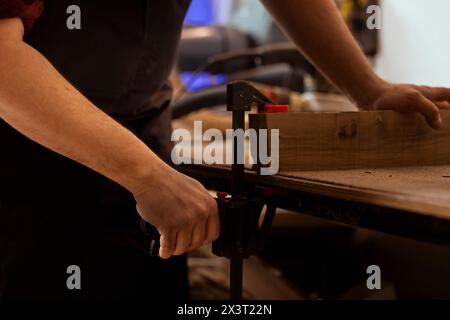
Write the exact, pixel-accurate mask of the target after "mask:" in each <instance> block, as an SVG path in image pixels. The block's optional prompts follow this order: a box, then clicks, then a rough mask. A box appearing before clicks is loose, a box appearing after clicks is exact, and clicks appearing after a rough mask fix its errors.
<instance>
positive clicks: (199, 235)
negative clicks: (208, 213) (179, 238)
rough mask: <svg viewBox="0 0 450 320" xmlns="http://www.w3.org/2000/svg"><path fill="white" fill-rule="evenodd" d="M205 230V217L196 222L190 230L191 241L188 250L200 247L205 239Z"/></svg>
mask: <svg viewBox="0 0 450 320" xmlns="http://www.w3.org/2000/svg"><path fill="white" fill-rule="evenodd" d="M205 231H206V219H205V220H204V221H202V222H200V223H198V224H197V225H196V226H195V228H194V230H193V231H192V243H191V247H190V248H189V251H190V250H194V249H197V248H200V247H201V246H202V245H203V242H204V239H205Z"/></svg>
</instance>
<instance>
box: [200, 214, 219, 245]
mask: <svg viewBox="0 0 450 320" xmlns="http://www.w3.org/2000/svg"><path fill="white" fill-rule="evenodd" d="M219 233H220V221H219V216H218V215H217V214H215V215H211V216H210V217H209V218H208V220H207V221H206V234H205V241H204V243H203V244H205V245H206V244H209V243H211V242H213V241H215V240H217V238H218V237H219Z"/></svg>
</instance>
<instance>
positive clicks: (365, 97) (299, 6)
mask: <svg viewBox="0 0 450 320" xmlns="http://www.w3.org/2000/svg"><path fill="white" fill-rule="evenodd" d="M262 2H263V3H264V5H265V6H266V7H267V8H268V10H269V11H270V12H271V13H272V15H273V16H274V17H275V18H276V20H277V21H278V23H279V24H280V26H281V27H282V28H283V29H284V31H285V32H286V33H287V35H288V36H290V38H291V39H292V41H293V42H294V43H296V44H297V46H298V47H299V49H300V50H301V51H302V52H303V54H304V55H305V56H306V57H307V58H309V60H310V61H311V62H312V63H313V64H314V65H315V66H316V68H317V69H318V70H320V71H321V72H322V73H323V74H324V75H325V76H326V77H327V78H328V79H329V80H330V81H331V82H332V83H334V84H335V85H336V87H338V88H339V89H341V91H342V92H343V93H345V94H346V95H347V96H349V97H351V98H352V100H354V101H355V102H356V103H357V105H358V106H359V107H360V108H361V109H368V110H377V109H378V110H382V109H392V110H397V111H400V112H410V111H417V112H420V113H421V114H422V115H423V116H424V117H425V118H426V120H427V122H428V124H429V125H430V126H431V127H433V128H439V127H440V126H441V118H440V115H439V108H449V103H448V102H449V101H450V89H445V88H429V87H421V86H413V85H394V84H388V83H386V82H385V81H383V80H382V79H380V78H379V77H378V76H377V75H376V74H375V73H374V71H373V70H372V67H371V65H370V64H369V63H368V61H367V59H366V58H365V56H364V54H363V52H362V51H361V49H360V47H359V46H358V44H357V43H356V42H355V40H354V38H353V36H352V34H351V33H350V31H349V30H348V28H347V26H346V25H345V23H344V20H343V19H342V17H341V16H340V14H339V11H338V10H337V7H336V3H335V1H334V0H321V1H311V0H277V1H271V0H262ZM294 8H295V10H294ZM411 67H413V66H411Z"/></svg>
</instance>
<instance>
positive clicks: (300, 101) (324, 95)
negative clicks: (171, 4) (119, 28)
mask: <svg viewBox="0 0 450 320" xmlns="http://www.w3.org/2000/svg"><path fill="white" fill-rule="evenodd" d="M337 5H338V6H339V9H340V11H341V14H342V16H343V17H344V19H345V21H346V23H347V25H348V26H349V27H350V29H351V30H352V32H353V34H354V35H355V38H356V39H357V41H358V43H359V44H360V46H361V48H362V49H363V51H364V53H365V54H366V56H367V58H368V59H369V60H370V61H371V63H372V64H373V66H374V68H375V69H376V71H377V72H378V73H379V74H380V75H381V76H382V77H384V78H385V79H386V80H389V81H392V82H409V83H416V84H428V85H435V86H450V74H449V73H448V72H447V70H450V59H448V56H449V55H448V52H447V50H450V44H448V42H447V39H448V38H447V36H448V32H449V31H450V19H448V12H450V1H448V0H426V1H425V0H380V1H377V0H340V1H337ZM370 5H379V6H380V8H381V29H380V30H376V29H375V30H369V29H368V28H367V26H366V20H367V18H368V14H367V12H366V10H367V7H368V6H370ZM424 13H425V14H424ZM236 79H240V80H249V81H252V82H253V83H254V84H255V85H256V86H257V87H258V88H259V89H260V90H261V91H263V92H264V93H265V94H266V95H267V96H268V97H270V98H271V99H272V100H274V101H275V102H276V103H280V104H289V105H290V110H291V111H292V112H312V111H313V112H325V111H348V110H356V108H355V107H354V106H353V105H352V104H351V102H350V101H349V100H348V99H347V98H346V97H344V96H342V95H340V93H339V90H337V89H336V88H334V87H333V85H331V84H330V83H328V81H327V80H326V79H324V78H323V77H322V76H321V75H320V74H319V73H318V72H317V70H315V68H314V67H313V66H312V65H311V64H309V63H308V62H307V61H306V60H305V59H304V58H303V57H302V55H301V54H300V53H299V52H298V51H297V50H296V49H295V48H294V47H293V45H292V44H291V43H290V42H289V39H287V38H286V37H285V36H284V35H283V33H282V32H281V31H280V30H279V29H278V27H277V26H276V24H275V23H274V21H273V20H272V19H271V17H270V16H269V15H268V14H267V12H266V11H265V9H264V8H263V6H262V5H261V4H260V2H259V1H258V0H193V1H192V5H191V8H190V11H189V12H188V15H187V17H186V21H185V27H184V31H183V35H182V41H181V44H180V53H179V58H178V62H177V67H176V69H175V70H174V72H173V76H172V81H173V84H174V86H175V97H174V102H173V105H172V110H173V114H174V122H173V126H174V128H179V127H183V128H188V129H189V128H191V126H192V122H193V121H194V120H203V125H204V130H206V129H207V127H211V128H219V129H221V130H223V131H224V130H225V129H226V128H230V127H231V124H230V119H229V115H228V114H227V113H226V112H225V111H224V110H225V108H224V104H225V87H224V84H226V83H227V82H228V81H231V80H236ZM449 262H450V249H448V248H445V247H439V246H435V245H430V244H425V243H419V242H416V241H412V240H407V239H401V238H397V237H392V236H388V235H384V234H381V233H376V232H369V231H366V230H363V229H355V228H350V227H345V226H341V225H338V224H335V223H330V222H327V221H324V220H320V219H316V218H311V217H306V216H302V215H299V214H294V213H290V212H286V211H279V212H278V213H277V217H276V220H275V223H274V227H273V230H272V233H271V237H270V240H269V243H268V246H267V248H266V249H265V250H264V252H263V253H262V254H261V255H260V256H258V257H254V258H252V259H250V260H249V261H247V265H246V271H245V279H246V280H245V285H244V288H245V296H246V297H247V298H252V299H322V298H328V299H330V298H331V299H378V298H383V299H448V298H450V288H449V285H450V268H449V267H448V266H449ZM189 264H190V267H191V268H190V281H191V288H192V293H193V298H207V299H214V298H226V297H227V291H226V290H227V264H226V261H224V260H222V259H220V258H216V257H214V256H212V255H211V253H210V249H209V248H204V249H201V250H198V251H196V252H194V253H192V254H191V255H190V258H189ZM371 264H376V265H378V266H380V268H381V270H382V279H383V285H382V288H383V289H382V290H380V291H377V292H373V291H368V290H367V288H366V279H367V274H366V268H367V267H368V266H369V265H371Z"/></svg>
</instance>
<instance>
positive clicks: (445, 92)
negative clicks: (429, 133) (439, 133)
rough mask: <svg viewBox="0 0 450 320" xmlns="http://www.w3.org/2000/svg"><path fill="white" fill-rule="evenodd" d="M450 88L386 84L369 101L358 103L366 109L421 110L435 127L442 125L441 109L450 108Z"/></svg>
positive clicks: (428, 121)
mask: <svg viewBox="0 0 450 320" xmlns="http://www.w3.org/2000/svg"><path fill="white" fill-rule="evenodd" d="M449 102H450V89H449V88H432V87H427V86H416V85H408V84H399V85H395V84H386V85H384V86H383V89H382V90H379V91H378V94H376V95H374V96H373V98H372V99H369V101H365V102H360V103H358V105H359V107H360V108H361V109H365V110H388V109H389V110H395V111H399V112H419V113H420V114H422V115H423V116H424V118H425V120H426V121H427V123H428V124H429V126H430V127H432V128H433V129H439V128H440V127H441V126H442V119H441V116H440V112H439V109H450V103H449Z"/></svg>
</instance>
